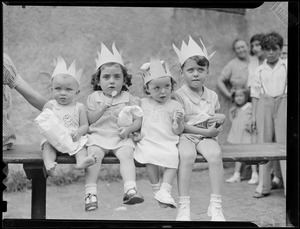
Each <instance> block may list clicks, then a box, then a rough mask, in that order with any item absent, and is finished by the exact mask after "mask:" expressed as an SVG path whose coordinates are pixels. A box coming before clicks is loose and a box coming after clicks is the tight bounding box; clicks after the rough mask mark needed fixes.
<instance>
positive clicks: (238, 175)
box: [233, 172, 241, 177]
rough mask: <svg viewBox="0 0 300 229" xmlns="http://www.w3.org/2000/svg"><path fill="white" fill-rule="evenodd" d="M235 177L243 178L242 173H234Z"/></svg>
mask: <svg viewBox="0 0 300 229" xmlns="http://www.w3.org/2000/svg"><path fill="white" fill-rule="evenodd" d="M233 176H234V177H240V176H241V173H240V172H234V174H233Z"/></svg>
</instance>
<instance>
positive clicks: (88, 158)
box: [75, 147, 96, 169]
mask: <svg viewBox="0 0 300 229" xmlns="http://www.w3.org/2000/svg"><path fill="white" fill-rule="evenodd" d="M75 158H76V168H77V169H85V168H87V167H89V166H91V165H93V164H95V163H96V156H95V154H94V153H91V154H89V155H87V150H86V147H83V148H82V149H81V150H80V151H78V152H77V153H76V154H75Z"/></svg>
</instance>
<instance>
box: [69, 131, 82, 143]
mask: <svg viewBox="0 0 300 229" xmlns="http://www.w3.org/2000/svg"><path fill="white" fill-rule="evenodd" d="M71 136H72V139H73V141H74V142H77V141H78V140H79V138H80V137H81V134H79V133H78V132H77V131H76V132H74V133H72V134H71Z"/></svg>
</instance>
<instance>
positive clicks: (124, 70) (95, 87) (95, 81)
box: [91, 62, 132, 91]
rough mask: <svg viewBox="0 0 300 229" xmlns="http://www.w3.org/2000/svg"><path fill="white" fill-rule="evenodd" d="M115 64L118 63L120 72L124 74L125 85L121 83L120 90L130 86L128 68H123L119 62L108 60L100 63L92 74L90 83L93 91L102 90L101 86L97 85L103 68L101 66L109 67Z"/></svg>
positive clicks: (125, 89)
mask: <svg viewBox="0 0 300 229" xmlns="http://www.w3.org/2000/svg"><path fill="white" fill-rule="evenodd" d="M115 64H118V65H119V66H120V67H121V69H122V73H123V75H124V83H125V85H123V87H122V89H121V90H122V91H128V90H129V89H128V87H130V86H131V85H132V83H131V78H132V75H131V74H130V73H129V70H128V69H127V68H125V67H124V66H122V65H121V64H119V63H115V62H109V63H106V64H103V65H101V66H100V67H99V68H98V69H97V72H96V73H94V74H93V75H92V80H91V85H92V87H93V90H94V91H102V88H101V87H100V86H99V85H98V83H99V81H100V75H101V70H102V69H103V67H110V66H113V65H115Z"/></svg>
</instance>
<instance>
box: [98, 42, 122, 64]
mask: <svg viewBox="0 0 300 229" xmlns="http://www.w3.org/2000/svg"><path fill="white" fill-rule="evenodd" d="M112 51H113V52H111V51H109V50H108V48H107V47H106V46H105V45H104V44H103V43H102V42H101V53H99V52H97V54H98V58H97V59H95V61H96V69H98V68H99V67H100V66H101V65H103V64H106V63H110V62H115V63H119V64H121V65H122V66H124V63H123V59H122V57H121V54H120V53H119V52H118V50H117V48H116V45H115V42H114V43H113V44H112Z"/></svg>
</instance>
